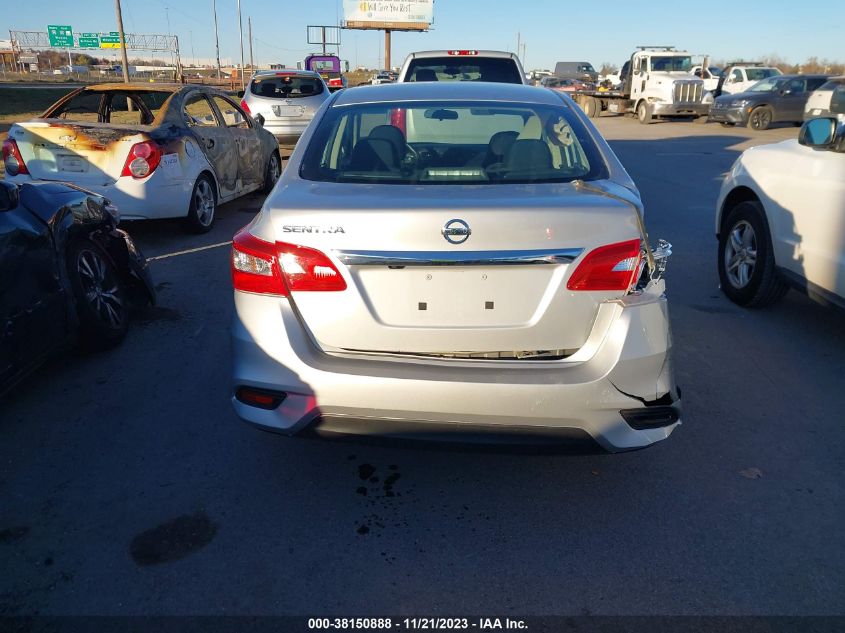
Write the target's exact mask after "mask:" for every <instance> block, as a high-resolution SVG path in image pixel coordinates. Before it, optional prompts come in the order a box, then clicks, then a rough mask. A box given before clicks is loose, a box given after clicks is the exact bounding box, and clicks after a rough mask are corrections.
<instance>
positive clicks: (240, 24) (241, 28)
mask: <svg viewBox="0 0 845 633" xmlns="http://www.w3.org/2000/svg"><path fill="white" fill-rule="evenodd" d="M238 32H239V33H240V36H241V91H242V92H244V91H246V82H244V70H246V69H245V68H244V21H243V18H242V17H241V0H238Z"/></svg>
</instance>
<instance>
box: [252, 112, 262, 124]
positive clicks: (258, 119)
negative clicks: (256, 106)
mask: <svg viewBox="0 0 845 633" xmlns="http://www.w3.org/2000/svg"><path fill="white" fill-rule="evenodd" d="M254 118H255V122H256V123H258V125H260V126H261V127H264V115H263V114H261V113H260V112H259V113H258V114H256V115H255V117H254Z"/></svg>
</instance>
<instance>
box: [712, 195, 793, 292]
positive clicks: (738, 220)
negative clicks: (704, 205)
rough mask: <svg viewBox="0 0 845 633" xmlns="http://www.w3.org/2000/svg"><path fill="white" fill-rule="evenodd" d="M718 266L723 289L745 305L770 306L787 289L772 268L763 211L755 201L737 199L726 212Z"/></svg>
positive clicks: (773, 263) (771, 255) (770, 239)
mask: <svg viewBox="0 0 845 633" xmlns="http://www.w3.org/2000/svg"><path fill="white" fill-rule="evenodd" d="M749 230H750V233H749V232H748V231H749ZM752 253H753V258H752V257H751V254H752ZM752 259H753V263H750V262H751V260H752ZM717 265H718V268H719V282H720V283H721V285H722V292H724V293H725V295H726V296H727V297H728V299H730V300H731V301H733V302H734V303H736V304H738V305H741V306H744V307H746V308H763V307H766V306H768V305H771V304H773V303H775V302H776V301H778V300H779V299H780V298H781V297H783V295H785V294H786V293H787V291H788V290H789V286H787V285H786V283H785V282H784V281H783V280H782V279H781V278H780V276H779V275H778V273H777V269H776V268H775V257H774V252H773V250H772V238H771V235H770V234H769V227H768V223H767V222H766V216H765V212H764V211H763V207H762V205H761V204H760V203H759V202H757V201H756V200H755V201H750V200H749V201H745V202H740V203H739V204H737V205H736V206H735V207H734V208H733V209H731V210H730V211H728V215H727V219H726V220H725V223H724V228H723V230H722V231H720V234H719V255H718V261H717Z"/></svg>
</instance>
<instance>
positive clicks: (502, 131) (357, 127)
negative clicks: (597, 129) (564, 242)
mask: <svg viewBox="0 0 845 633" xmlns="http://www.w3.org/2000/svg"><path fill="white" fill-rule="evenodd" d="M300 175H301V176H302V177H303V178H305V179H307V180H319V181H326V182H361V183H373V182H380V183H390V184H421V185H424V184H461V183H476V184H484V183H514V182H569V181H572V180H574V179H576V178H581V179H585V180H594V179H598V178H606V177H607V175H606V167H605V164H604V162H603V160H602V159H601V156H600V154H599V151H598V149H597V148H596V146H595V144H594V143H593V141H592V139H591V138H590V136H589V134H588V132H587V130H586V128H584V127H583V125H582V124H581V123H580V121H579V120H578V118H577V117H576V116H575V115H574V114H573V113H572V111H571V110H570V109H568V108H566V107H564V106H563V105H561V106H560V107H556V106H542V105H531V104H509V103H491V102H442V101H441V102H416V101H415V102H408V103H372V104H361V105H354V106H338V107H334V108H331V109H330V110H329V111H328V112H327V113H326V115H325V117H323V119H322V120H321V121H320V124H319V127H318V128H317V130H316V133H315V134H314V137H313V138H312V140H311V142H310V144H309V145H308V148H307V150H306V153H305V157H304V159H303V162H302V167H301V171H300Z"/></svg>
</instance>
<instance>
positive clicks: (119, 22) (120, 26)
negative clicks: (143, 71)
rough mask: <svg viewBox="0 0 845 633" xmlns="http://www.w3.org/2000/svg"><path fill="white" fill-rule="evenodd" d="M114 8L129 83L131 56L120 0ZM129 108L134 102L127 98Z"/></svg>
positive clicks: (126, 77) (126, 78)
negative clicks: (128, 53) (127, 53)
mask: <svg viewBox="0 0 845 633" xmlns="http://www.w3.org/2000/svg"><path fill="white" fill-rule="evenodd" d="M114 10H115V12H116V13H117V33H118V35H120V57H121V59H122V60H123V81H125V82H126V83H129V58H128V57H127V55H126V34H125V33H124V32H123V13H122V12H121V11H120V0H114ZM126 102H127V105H128V106H129V109H130V110H131V109H132V104H131V103H130V101H129V100H128V99H127V100H126Z"/></svg>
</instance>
